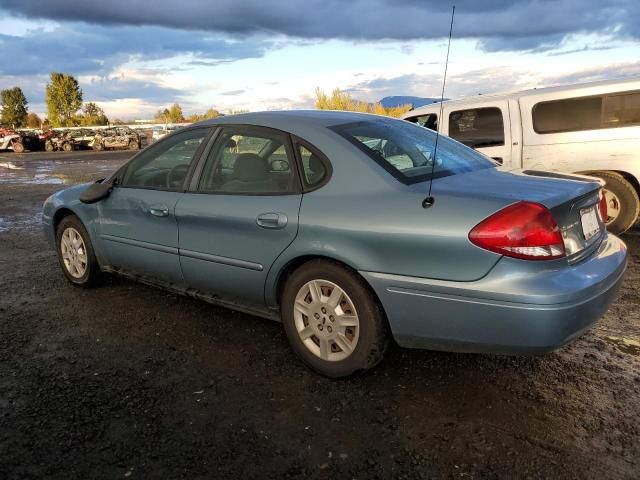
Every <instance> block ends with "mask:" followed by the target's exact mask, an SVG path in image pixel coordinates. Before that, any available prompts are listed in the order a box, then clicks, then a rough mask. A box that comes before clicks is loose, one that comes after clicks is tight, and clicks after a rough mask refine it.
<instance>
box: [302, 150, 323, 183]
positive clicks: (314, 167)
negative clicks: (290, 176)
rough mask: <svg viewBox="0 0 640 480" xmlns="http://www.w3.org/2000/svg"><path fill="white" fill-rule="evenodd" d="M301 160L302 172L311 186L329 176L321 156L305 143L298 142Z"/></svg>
mask: <svg viewBox="0 0 640 480" xmlns="http://www.w3.org/2000/svg"><path fill="white" fill-rule="evenodd" d="M296 147H297V149H298V153H299V154H300V160H301V161H302V172H303V174H304V181H305V183H306V184H307V185H308V186H309V187H313V186H315V185H318V184H319V183H320V182H322V181H323V180H324V179H325V177H326V176H327V168H326V167H325V166H324V164H323V162H322V160H321V159H320V157H319V156H318V155H317V154H315V153H314V152H312V151H311V150H310V149H309V148H307V147H305V146H304V145H301V144H297V145H296Z"/></svg>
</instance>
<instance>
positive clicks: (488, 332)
mask: <svg viewBox="0 0 640 480" xmlns="http://www.w3.org/2000/svg"><path fill="white" fill-rule="evenodd" d="M626 265H627V249H626V246H625V245H624V243H623V242H622V241H621V240H620V239H618V238H617V237H615V236H613V235H608V236H607V237H606V238H605V239H604V241H603V242H602V244H601V245H600V247H599V248H598V250H597V251H596V252H595V253H594V254H593V255H592V256H590V257H589V258H587V259H585V260H583V261H582V262H580V263H578V264H575V265H570V266H567V265H566V262H565V263H564V264H561V263H559V262H526V261H522V260H515V259H509V258H503V259H501V260H500V261H499V262H498V263H497V264H496V266H495V267H494V268H493V269H492V270H491V272H489V274H488V275H486V276H485V277H483V278H482V279H480V280H477V281H474V282H448V281H441V280H430V279H424V278H415V277H405V276H398V275H388V274H381V273H372V272H360V273H361V274H362V275H363V276H364V278H365V279H366V280H367V281H368V282H369V284H370V285H371V286H372V287H373V289H374V290H375V292H376V293H377V295H378V298H379V299H380V301H381V302H382V305H383V307H384V309H385V312H386V314H387V318H388V320H389V324H390V326H391V330H392V332H393V336H394V338H395V339H396V341H397V342H398V343H399V344H400V345H401V346H404V347H412V348H428V349H434V350H447V351H461V352H478V353H505V354H527V353H543V352H547V351H551V350H554V349H556V348H558V347H560V346H562V345H564V344H566V343H568V342H570V341H572V340H573V339H575V338H577V337H578V336H580V335H581V334H582V333H583V332H584V331H585V330H587V329H588V328H589V327H590V326H591V325H593V323H595V322H596V321H597V320H598V319H599V318H600V317H602V315H604V313H605V312H606V311H607V309H608V308H609V305H610V304H611V303H612V302H613V301H614V299H615V298H616V295H617V293H618V289H619V287H620V284H621V283H622V278H623V274H624V271H625V269H626Z"/></svg>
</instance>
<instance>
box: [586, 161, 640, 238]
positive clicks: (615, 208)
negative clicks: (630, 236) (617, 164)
mask: <svg viewBox="0 0 640 480" xmlns="http://www.w3.org/2000/svg"><path fill="white" fill-rule="evenodd" d="M591 175H592V176H594V177H598V178H601V179H602V180H604V181H605V182H606V185H605V186H604V187H603V190H604V192H603V193H604V195H605V198H606V199H607V211H608V218H607V221H606V224H607V230H609V231H610V232H611V233H614V234H616V235H619V234H621V233H624V232H626V231H627V230H629V228H631V227H632V226H633V224H634V223H635V222H636V220H637V218H638V214H639V213H640V200H639V199H638V193H637V192H636V190H635V188H633V185H631V184H630V183H629V182H628V181H627V180H626V179H625V178H624V177H623V176H622V175H620V174H619V173H616V172H594V173H592V174H591Z"/></svg>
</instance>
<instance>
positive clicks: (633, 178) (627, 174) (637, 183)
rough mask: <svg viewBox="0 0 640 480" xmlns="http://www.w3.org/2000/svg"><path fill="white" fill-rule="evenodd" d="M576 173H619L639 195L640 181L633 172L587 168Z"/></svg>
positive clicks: (639, 195)
mask: <svg viewBox="0 0 640 480" xmlns="http://www.w3.org/2000/svg"><path fill="white" fill-rule="evenodd" d="M578 173H580V174H582V175H593V174H596V173H617V174H618V175H620V176H621V177H622V178H624V179H625V180H626V181H627V182H629V183H630V184H631V186H632V187H633V189H634V190H635V191H636V193H637V194H638V197H640V181H639V180H638V177H636V176H635V175H634V174H633V173H630V172H626V171H624V170H587V171H585V172H578Z"/></svg>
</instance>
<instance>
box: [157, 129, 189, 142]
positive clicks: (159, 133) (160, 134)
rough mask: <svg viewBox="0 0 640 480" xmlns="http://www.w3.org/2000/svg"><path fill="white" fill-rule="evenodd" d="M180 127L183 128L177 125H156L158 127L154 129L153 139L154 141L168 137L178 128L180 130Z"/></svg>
mask: <svg viewBox="0 0 640 480" xmlns="http://www.w3.org/2000/svg"><path fill="white" fill-rule="evenodd" d="M179 128H182V127H180V126H177V125H176V126H173V125H167V126H165V127H156V128H154V129H153V133H152V134H151V140H152V141H153V142H157V141H158V140H160V139H161V138H164V137H166V136H167V135H169V134H170V133H173V132H175V131H176V130H178V129H179Z"/></svg>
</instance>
